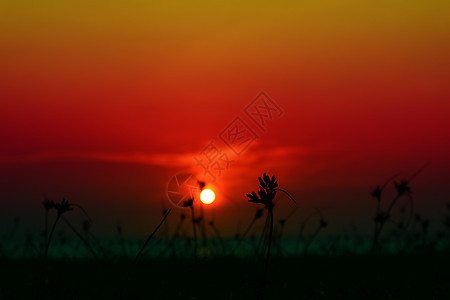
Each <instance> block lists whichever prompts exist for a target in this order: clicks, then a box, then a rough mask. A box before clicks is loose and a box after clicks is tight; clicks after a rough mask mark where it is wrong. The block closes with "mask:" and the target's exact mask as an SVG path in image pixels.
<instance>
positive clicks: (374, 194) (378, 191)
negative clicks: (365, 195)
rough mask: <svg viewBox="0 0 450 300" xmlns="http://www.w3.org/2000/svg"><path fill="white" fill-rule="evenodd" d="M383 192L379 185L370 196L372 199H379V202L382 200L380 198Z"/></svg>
mask: <svg viewBox="0 0 450 300" xmlns="http://www.w3.org/2000/svg"><path fill="white" fill-rule="evenodd" d="M381 191H382V189H381V186H379V185H378V186H377V187H376V188H375V189H374V190H373V192H372V193H370V195H371V196H372V197H374V198H377V199H378V200H380V198H381Z"/></svg>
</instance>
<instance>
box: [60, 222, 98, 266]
mask: <svg viewBox="0 0 450 300" xmlns="http://www.w3.org/2000/svg"><path fill="white" fill-rule="evenodd" d="M62 219H63V221H64V222H66V224H67V226H69V228H70V229H72V231H73V232H74V233H75V235H76V236H77V237H78V238H79V239H80V240H81V241H82V242H83V243H84V245H85V246H86V248H87V249H88V250H89V252H91V254H92V256H93V257H94V258H95V260H96V261H97V262H99V259H98V256H97V254H96V253H95V251H94V249H92V247H91V245H90V244H89V242H88V241H87V240H86V239H85V238H84V237H83V235H82V234H80V233H79V232H78V231H77V230H76V229H75V227H73V226H72V224H70V222H69V220H67V219H66V218H65V217H62Z"/></svg>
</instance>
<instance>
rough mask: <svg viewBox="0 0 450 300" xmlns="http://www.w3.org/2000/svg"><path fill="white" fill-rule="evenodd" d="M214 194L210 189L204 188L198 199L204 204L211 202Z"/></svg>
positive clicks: (214, 196)
mask: <svg viewBox="0 0 450 300" xmlns="http://www.w3.org/2000/svg"><path fill="white" fill-rule="evenodd" d="M215 198H216V195H215V194H214V192H213V191H212V190H210V189H205V190H203V191H202V192H201V193H200V200H201V201H202V202H203V203H205V204H211V203H213V202H214V199H215Z"/></svg>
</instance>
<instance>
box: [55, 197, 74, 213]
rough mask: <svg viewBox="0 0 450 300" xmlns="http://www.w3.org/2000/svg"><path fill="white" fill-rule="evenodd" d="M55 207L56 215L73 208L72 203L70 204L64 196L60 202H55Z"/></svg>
mask: <svg viewBox="0 0 450 300" xmlns="http://www.w3.org/2000/svg"><path fill="white" fill-rule="evenodd" d="M55 209H56V211H57V212H58V215H62V214H63V213H65V212H68V211H71V210H73V204H70V203H69V201H67V200H66V198H64V199H62V201H61V202H60V203H55Z"/></svg>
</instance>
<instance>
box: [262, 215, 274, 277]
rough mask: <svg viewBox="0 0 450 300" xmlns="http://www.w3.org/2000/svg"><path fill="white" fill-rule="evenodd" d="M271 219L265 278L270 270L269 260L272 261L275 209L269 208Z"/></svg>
mask: <svg viewBox="0 0 450 300" xmlns="http://www.w3.org/2000/svg"><path fill="white" fill-rule="evenodd" d="M268 211H269V218H270V226H269V241H268V244H267V256H266V264H265V268H264V277H265V278H267V271H268V269H269V259H270V248H271V246H272V234H273V208H269V209H268Z"/></svg>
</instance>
